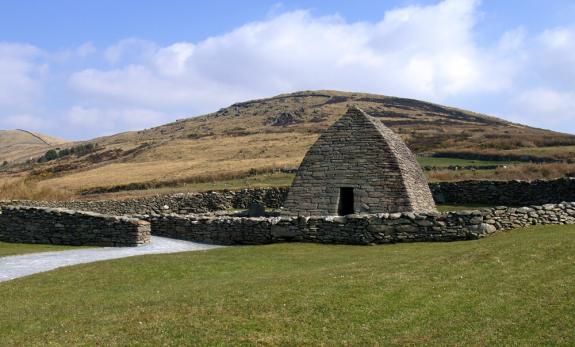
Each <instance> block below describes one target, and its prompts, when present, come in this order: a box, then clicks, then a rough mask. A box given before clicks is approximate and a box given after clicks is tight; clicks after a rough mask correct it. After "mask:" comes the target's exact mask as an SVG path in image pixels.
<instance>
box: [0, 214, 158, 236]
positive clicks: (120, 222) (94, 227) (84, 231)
mask: <svg viewBox="0 0 575 347" xmlns="http://www.w3.org/2000/svg"><path fill="white" fill-rule="evenodd" d="M0 241H5V242H18V243H45V244H55V245H78V246H79V245H82V246H139V245H143V244H146V243H149V242H150V223H148V222H146V221H143V220H138V219H135V218H128V217H114V216H106V215H101V214H97V213H91V212H75V211H70V210H64V209H47V208H34V207H15V206H5V207H2V209H1V214H0Z"/></svg>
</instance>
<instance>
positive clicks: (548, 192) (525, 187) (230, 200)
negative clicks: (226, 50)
mask: <svg viewBox="0 0 575 347" xmlns="http://www.w3.org/2000/svg"><path fill="white" fill-rule="evenodd" d="M429 186H430V188H431V192H432V193H433V198H434V200H435V202H436V203H440V204H487V205H492V206H494V205H505V206H525V205H543V204H548V203H559V202H561V201H575V179H574V178H561V179H557V180H548V181H544V180H537V181H532V182H526V181H460V182H441V183H431V184H430V185H429ZM288 190H289V189H288V188H258V189H243V190H240V191H236V192H233V191H223V192H206V193H189V194H173V195H157V196H149V197H143V198H138V199H129V200H94V201H88V200H86V201H84V200H77V201H14V200H12V201H0V206H2V205H19V206H33V207H50V208H66V209H71V210H78V211H92V212H98V213H103V214H109V215H118V216H121V215H143V214H170V213H177V214H190V213H195V214H199V213H207V212H212V211H222V210H228V209H231V208H236V209H246V208H248V207H249V205H250V204H251V203H252V202H254V201H260V202H263V203H264V205H266V206H267V207H268V208H274V209H276V208H279V207H281V206H283V203H284V201H285V199H286V196H287V193H288Z"/></svg>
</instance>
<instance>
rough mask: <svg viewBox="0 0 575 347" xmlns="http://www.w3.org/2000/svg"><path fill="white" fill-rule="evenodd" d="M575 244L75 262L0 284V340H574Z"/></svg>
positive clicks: (289, 248)
mask: <svg viewBox="0 0 575 347" xmlns="http://www.w3.org/2000/svg"><path fill="white" fill-rule="evenodd" d="M573 249H575V226H546V227H533V228H529V229H523V230H515V231H511V232H507V233H502V234H498V235H495V236H492V237H488V238H485V239H481V240H477V241H463V242H452V243H412V244H395V245H382V246H333V245H319V244H276V245H269V246H247V247H230V248H222V249H216V250H211V251H207V252H190V253H180V254H171V255H153V256H143V257H133V258H125V259H121V260H114V261H106V262H99V263H92V264H85V265H79V266H74V267H70V268H63V269H59V270H56V271H52V272H47V273H42V274H38V275H34V276H31V277H27V278H21V279H18V280H14V281H10V282H4V283H0V297H1V298H2V309H1V310H0V345H1V346H46V345H57V346H70V345H93V346H158V345H174V346H206V345H209V346H230V345H272V346H277V345H283V346H298V345H306V346H317V345H323V346H350V345H354V346H375V345H386V346H405V345H425V346H541V345H549V346H551V345H564V346H573V345H575V334H573V327H574V326H575V315H574V314H573V312H575V300H574V299H573V298H575V266H574V265H575V258H574V255H573Z"/></svg>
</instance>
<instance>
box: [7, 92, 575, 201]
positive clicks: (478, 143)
mask: <svg viewBox="0 0 575 347" xmlns="http://www.w3.org/2000/svg"><path fill="white" fill-rule="evenodd" d="M352 104H354V105H357V106H359V107H361V108H363V109H364V110H365V111H367V112H368V113H370V114H371V115H373V116H376V117H380V118H381V119H382V120H383V122H384V123H385V124H386V125H388V126H389V127H391V128H392V129H393V130H394V131H395V132H397V133H398V134H400V136H401V137H402V138H404V140H405V141H406V142H407V144H408V146H409V147H410V148H411V149H412V150H413V151H415V152H417V153H424V154H432V153H438V152H445V151H446V150H449V151H458V152H463V153H468V152H469V153H474V154H477V153H483V154H489V155H494V154H495V155H499V156H506V155H508V156H509V155H511V156H514V158H515V157H520V156H525V155H530V156H533V157H542V158H555V159H560V160H570V159H575V136H573V135H569V134H562V133H557V132H552V131H548V130H543V129H536V128H531V127H527V126H524V125H520V124H515V123H510V122H507V121H504V120H501V119H498V118H495V117H490V116H486V115H482V114H477V113H474V112H470V111H465V110H460V109H456V108H452V107H446V106H441V105H436V104H431V103H427V102H423V101H418V100H412V99H403V98H396V97H388V96H382V95H373V94H363V93H346V92H337V91H307V92H297V93H292V94H285V95H279V96H276V97H273V98H269V99H261V100H252V101H247V102H241V103H237V104H234V105H231V106H230V107H227V108H223V109H221V110H219V111H217V112H214V113H211V114H208V115H204V116H199V117H193V118H188V119H182V120H179V121H176V122H173V123H170V124H166V125H163V126H159V127H156V128H152V129H146V130H141V131H136V132H127V133H122V134H117V135H114V136H108V137H102V138H98V139H94V140H91V141H89V143H93V144H97V148H96V149H95V150H94V151H93V152H91V153H86V154H83V155H70V156H66V157H64V158H60V159H58V160H54V161H50V162H47V163H43V164H39V165H34V166H20V167H18V166H16V167H12V168H10V170H8V172H7V173H5V174H4V175H3V176H2V177H3V178H4V179H7V178H8V177H12V178H14V177H22V176H24V175H30V176H32V177H34V178H37V179H40V180H41V182H40V184H41V185H46V186H50V187H53V188H55V189H63V190H69V191H71V192H74V193H78V192H82V191H84V192H85V191H92V192H94V191H114V190H116V191H121V190H128V189H138V188H150V187H153V188H158V187H177V186H183V185H185V184H188V185H189V184H205V183H206V182H221V181H226V180H227V181H230V180H232V181H233V180H237V179H244V178H246V177H253V176H257V174H265V173H270V172H274V171H277V170H279V169H283V168H296V167H297V166H298V165H299V163H300V161H301V159H302V158H303V155H304V154H305V152H306V151H307V149H308V148H309V147H310V146H311V144H313V142H314V141H315V140H316V139H317V137H318V136H319V134H320V133H321V132H322V131H323V130H325V129H326V128H327V127H329V126H330V125H331V124H332V123H333V122H334V121H335V120H336V119H337V118H338V117H340V116H341V115H342V114H343V113H344V112H345V111H346V109H347V107H348V106H349V105H352ZM459 154H460V153H459ZM495 159H499V158H495ZM564 170H565V169H563V168H562V169H561V170H559V171H560V173H559V174H562V173H563V171H564ZM278 175H280V176H281V177H280V178H279V179H278V177H277V176H278ZM272 176H273V177H272V180H274V182H277V181H281V182H287V183H289V180H290V179H291V176H290V175H289V174H273V175H272ZM511 177H514V176H513V175H511ZM1 180H2V178H0V181H1ZM224 186H226V185H224Z"/></svg>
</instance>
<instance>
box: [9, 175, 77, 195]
mask: <svg viewBox="0 0 575 347" xmlns="http://www.w3.org/2000/svg"><path fill="white" fill-rule="evenodd" d="M70 196H71V195H70V194H69V193H68V192H66V191H63V190H59V189H55V188H52V187H48V186H40V185H39V184H38V182H37V181H34V180H30V179H20V180H15V181H9V182H5V183H1V184H0V200H66V199H68V198H70Z"/></svg>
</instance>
